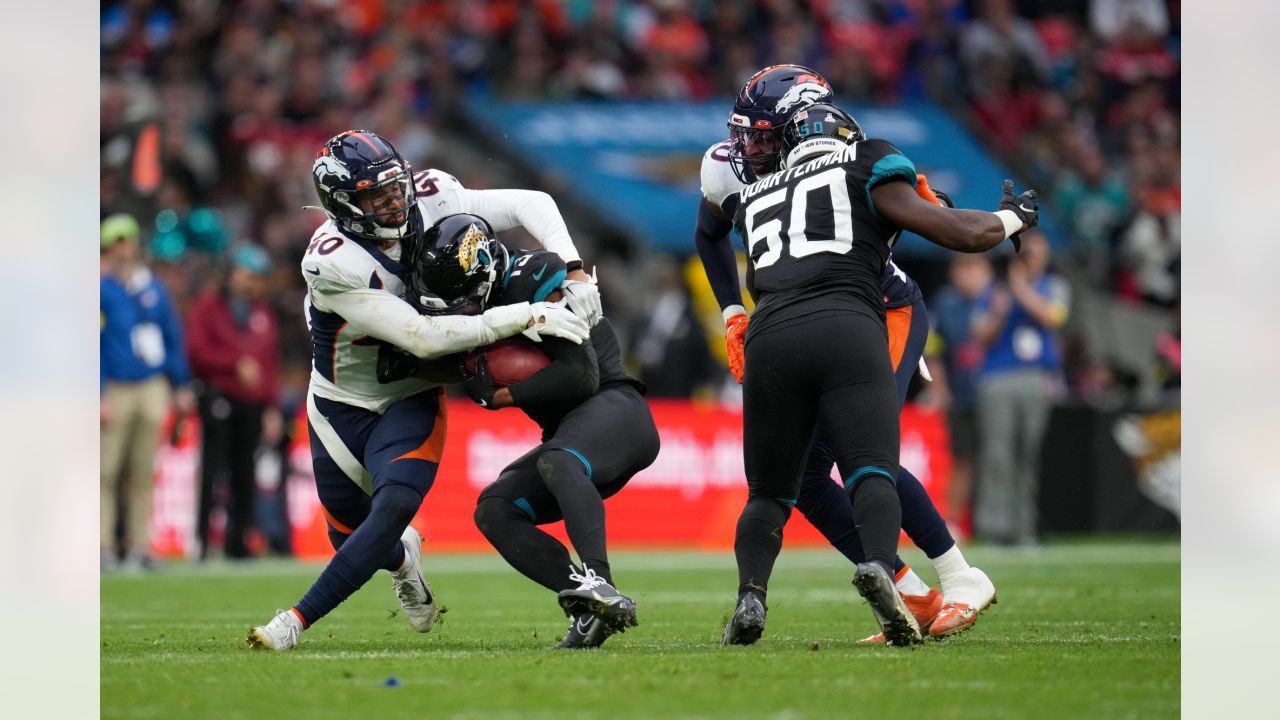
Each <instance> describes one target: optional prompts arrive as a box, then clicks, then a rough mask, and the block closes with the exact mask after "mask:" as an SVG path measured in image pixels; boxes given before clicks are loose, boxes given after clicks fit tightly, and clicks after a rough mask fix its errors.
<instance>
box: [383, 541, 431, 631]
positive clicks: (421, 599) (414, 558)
mask: <svg viewBox="0 0 1280 720" xmlns="http://www.w3.org/2000/svg"><path fill="white" fill-rule="evenodd" d="M400 541H401V542H403V543H404V559H405V563H404V567H402V568H400V569H399V570H397V571H395V572H393V573H391V576H392V583H391V586H392V587H393V588H394V589H395V591H396V598H398V599H399V600H400V607H402V608H404V618H405V619H406V620H408V621H409V625H411V626H413V629H414V630H417V631H418V632H420V633H424V632H431V628H432V627H433V626H434V625H435V624H436V617H437V614H438V613H437V612H436V597H435V595H433V594H432V593H431V586H430V585H428V584H427V581H426V580H425V579H424V578H423V577H422V536H421V535H419V534H418V531H417V530H415V529H414V528H413V526H412V525H410V526H409V527H407V528H405V530H404V534H403V535H401V536H400Z"/></svg>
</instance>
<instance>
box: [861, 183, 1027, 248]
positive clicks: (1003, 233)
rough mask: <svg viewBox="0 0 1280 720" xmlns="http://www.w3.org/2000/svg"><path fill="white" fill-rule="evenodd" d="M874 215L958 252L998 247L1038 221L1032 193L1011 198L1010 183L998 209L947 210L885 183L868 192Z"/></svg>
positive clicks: (905, 187)
mask: <svg viewBox="0 0 1280 720" xmlns="http://www.w3.org/2000/svg"><path fill="white" fill-rule="evenodd" d="M871 201H872V202H873V203H874V204H875V209H876V212H877V213H879V214H880V216H881V217H883V218H885V219H886V220H888V221H889V222H892V223H893V224H895V225H897V226H898V227H901V228H903V229H904V230H910V231H911V232H913V233H916V234H918V235H920V236H921V237H924V238H925V239H926V240H929V241H930V242H933V243H936V244H938V245H941V246H942V247H945V248H949V249H951V250H958V251H960V252H982V251H984V250H990V249H991V248H993V247H995V246H996V245H999V244H1000V243H1001V242H1002V241H1004V239H1005V238H1006V237H1012V238H1014V248H1015V249H1017V248H1018V247H1019V243H1018V241H1017V239H1016V235H1017V234H1018V233H1020V232H1022V231H1023V230H1026V229H1027V228H1030V227H1033V226H1034V225H1035V224H1036V222H1037V221H1038V218H1039V212H1038V206H1037V204H1036V199H1035V191H1034V190H1029V191H1027V192H1025V193H1023V194H1022V195H1019V196H1018V197H1016V198H1015V197H1014V196H1013V181H1011V180H1006V181H1005V186H1004V194H1003V196H1002V197H1001V200H1000V209H999V210H997V211H996V212H993V213H992V212H984V211H982V210H960V209H955V210H952V209H948V208H945V207H942V206H940V205H936V204H934V203H932V202H929V201H927V200H925V199H923V198H921V197H920V196H919V195H918V194H917V193H916V189H915V188H914V187H913V186H912V185H910V184H908V183H905V182H886V183H881V184H879V185H877V186H876V187H875V188H874V189H873V190H872V191H871Z"/></svg>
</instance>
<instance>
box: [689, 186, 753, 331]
mask: <svg viewBox="0 0 1280 720" xmlns="http://www.w3.org/2000/svg"><path fill="white" fill-rule="evenodd" d="M732 231H733V223H732V222H730V221H728V220H725V219H724V218H722V217H720V216H718V215H716V212H715V210H714V209H713V208H712V207H711V204H710V203H708V202H707V200H706V198H703V199H702V201H701V202H699V203H698V224H697V226H696V227H695V229H694V232H693V241H694V244H695V245H696V246H697V248H698V257H699V258H700V259H701V260H702V268H703V270H704V271H705V272H706V273H707V280H708V281H709V282H710V283H711V292H712V293H714V294H715V296H716V302H718V303H720V309H721V310H723V309H725V308H727V307H729V306H730V305H741V304H742V288H741V287H739V285H738V258H737V255H736V254H735V253H734V252H733V240H732V238H731V237H730V235H729V234H730V233H731V232H732Z"/></svg>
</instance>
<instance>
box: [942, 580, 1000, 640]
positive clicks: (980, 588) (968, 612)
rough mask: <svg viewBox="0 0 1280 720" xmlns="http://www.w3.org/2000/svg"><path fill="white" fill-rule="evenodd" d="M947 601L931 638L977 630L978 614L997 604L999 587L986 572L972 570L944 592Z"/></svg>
mask: <svg viewBox="0 0 1280 720" xmlns="http://www.w3.org/2000/svg"><path fill="white" fill-rule="evenodd" d="M943 600H944V602H943V604H942V610H941V611H939V612H938V617H937V618H936V619H935V620H934V621H933V624H932V625H930V626H929V635H930V636H931V637H935V638H940V637H945V636H947V635H955V634H956V633H960V632H964V631H965V630H968V629H969V628H971V627H973V624H974V623H976V622H978V614H979V613H981V612H982V611H983V610H986V609H987V608H989V607H991V606H992V605H994V604H995V603H996V586H995V584H993V583H992V582H991V578H989V577H987V574H986V573H984V572H982V571H981V570H979V569H978V568H976V567H971V568H969V569H967V570H965V571H964V577H963V578H962V579H960V580H958V581H956V582H953V583H950V587H947V588H945V589H944V596H943Z"/></svg>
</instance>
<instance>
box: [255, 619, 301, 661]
mask: <svg viewBox="0 0 1280 720" xmlns="http://www.w3.org/2000/svg"><path fill="white" fill-rule="evenodd" d="M302 631H303V627H302V621H301V620H299V619H298V616H297V615H295V614H294V612H293V610H281V611H280V612H279V613H277V614H276V616H275V617H273V618H271V622H269V623H267V624H266V625H259V626H258V627H256V628H254V629H252V630H250V631H249V638H248V640H249V647H251V648H254V649H257V650H279V651H284V650H291V649H292V648H293V646H294V645H297V644H298V634H299V633H301V632H302Z"/></svg>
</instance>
